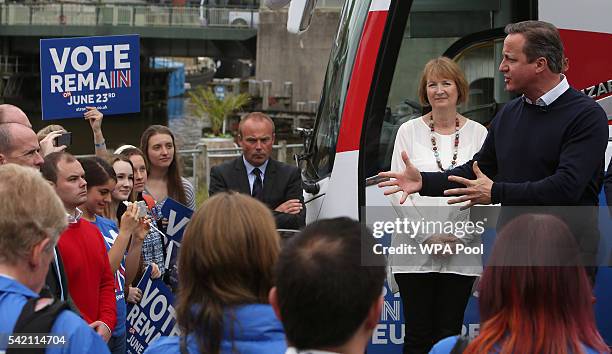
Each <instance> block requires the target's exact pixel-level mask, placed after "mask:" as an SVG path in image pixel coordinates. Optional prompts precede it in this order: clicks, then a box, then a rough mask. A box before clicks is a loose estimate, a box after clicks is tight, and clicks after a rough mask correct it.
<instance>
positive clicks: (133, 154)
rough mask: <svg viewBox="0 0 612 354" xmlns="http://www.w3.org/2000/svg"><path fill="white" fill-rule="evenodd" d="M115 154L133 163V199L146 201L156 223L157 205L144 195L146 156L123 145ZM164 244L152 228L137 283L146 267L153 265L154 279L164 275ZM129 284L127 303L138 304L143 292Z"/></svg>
mask: <svg viewBox="0 0 612 354" xmlns="http://www.w3.org/2000/svg"><path fill="white" fill-rule="evenodd" d="M115 154H118V155H120V156H123V157H124V158H126V159H128V160H129V161H130V162H131V163H132V167H133V168H134V188H133V190H132V197H131V198H132V199H135V200H138V201H144V202H145V203H146V204H147V207H148V209H149V213H148V215H149V216H150V217H151V218H152V219H153V220H155V221H157V219H158V217H159V216H158V215H157V214H155V215H153V213H152V211H151V209H152V208H153V206H154V205H155V201H154V200H153V198H151V196H149V195H147V194H145V193H144V189H145V185H146V183H147V165H146V162H145V156H144V154H143V152H142V151H141V150H140V149H139V148H137V147H135V146H132V145H123V146H121V147H119V148H118V149H117V150H115ZM164 256H165V255H164V242H163V238H162V235H161V234H160V233H159V232H158V231H157V230H155V229H153V228H150V229H149V232H148V234H147V235H146V237H145V240H144V242H143V245H142V257H141V259H140V267H139V271H138V273H137V274H136V277H135V278H134V279H135V281H136V282H137V281H138V280H140V278H141V277H142V274H144V270H145V269H146V267H148V266H149V265H151V267H152V269H153V270H152V272H151V275H152V278H159V277H161V276H163V275H164V273H165V269H164V258H165V257H164ZM131 285H133V284H131V283H130V284H128V293H127V301H128V302H130V303H137V302H139V301H140V299H141V298H142V291H141V290H140V289H138V288H134V287H132V286H131Z"/></svg>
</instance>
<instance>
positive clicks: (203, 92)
mask: <svg viewBox="0 0 612 354" xmlns="http://www.w3.org/2000/svg"><path fill="white" fill-rule="evenodd" d="M187 94H188V95H189V99H190V100H191V102H192V103H193V104H194V105H195V111H196V114H197V116H198V117H199V118H200V119H203V118H204V116H205V115H206V116H208V119H210V125H211V130H212V134H213V135H215V136H219V135H220V134H221V129H222V127H223V122H224V121H225V119H226V118H227V117H228V116H229V115H230V114H232V113H234V112H235V111H237V110H239V109H240V108H242V107H243V106H244V105H245V104H247V103H248V102H249V100H250V97H249V95H247V94H245V93H241V94H238V95H232V94H229V95H226V96H225V97H224V98H223V99H219V98H218V97H217V95H215V93H214V92H213V91H212V90H211V89H210V88H205V87H203V86H198V87H196V88H195V89H194V90H192V91H189V92H188V93H187Z"/></svg>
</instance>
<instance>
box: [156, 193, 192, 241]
mask: <svg viewBox="0 0 612 354" xmlns="http://www.w3.org/2000/svg"><path fill="white" fill-rule="evenodd" d="M161 213H162V216H163V217H164V218H166V219H168V227H167V229H166V235H167V236H168V237H169V238H170V240H173V241H176V242H178V243H180V242H181V240H182V239H183V232H184V231H185V227H187V224H189V220H191V215H193V210H191V209H189V208H188V207H186V206H184V205H183V204H181V203H179V202H177V201H176V200H174V199H171V198H167V199H166V201H165V202H164V206H163V207H162V209H161Z"/></svg>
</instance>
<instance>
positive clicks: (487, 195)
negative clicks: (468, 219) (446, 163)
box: [444, 162, 493, 210]
mask: <svg viewBox="0 0 612 354" xmlns="http://www.w3.org/2000/svg"><path fill="white" fill-rule="evenodd" d="M472 169H473V170H474V174H476V179H474V180H470V179H467V178H463V177H459V176H449V177H448V180H449V181H451V182H456V183H461V184H463V185H465V186H466V188H453V189H447V190H445V191H444V195H446V196H449V195H458V196H460V197H458V198H454V199H451V200H449V201H448V204H457V203H462V202H465V201H467V200H469V201H470V202H469V203H468V204H467V205H465V206H462V207H461V210H465V209H467V208H471V207H472V206H474V205H476V204H491V189H492V188H493V181H492V180H491V179H489V177H487V175H485V174H484V173H482V171H481V170H480V168H478V162H474V164H473V165H472Z"/></svg>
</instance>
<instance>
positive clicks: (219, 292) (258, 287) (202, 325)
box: [177, 193, 280, 353]
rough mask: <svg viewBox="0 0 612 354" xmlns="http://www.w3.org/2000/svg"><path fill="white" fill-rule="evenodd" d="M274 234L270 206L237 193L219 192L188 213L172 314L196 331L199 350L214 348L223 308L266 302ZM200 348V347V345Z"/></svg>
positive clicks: (184, 328)
mask: <svg viewBox="0 0 612 354" xmlns="http://www.w3.org/2000/svg"><path fill="white" fill-rule="evenodd" d="M279 242H280V241H279V236H278V233H277V232H276V226H275V222H274V218H273V217H272V213H271V212H270V210H269V209H268V208H267V207H266V206H265V205H264V204H262V203H260V202H259V201H257V200H255V199H253V198H251V197H249V196H247V195H243V194H236V193H219V194H216V195H215V196H213V197H211V198H210V199H208V200H206V202H204V204H202V206H201V207H200V208H199V209H198V210H197V211H196V212H195V213H194V215H193V217H192V218H191V221H190V223H189V226H188V227H187V230H186V231H185V234H184V236H183V240H182V242H181V251H180V256H179V269H188V270H189V271H188V272H185V271H183V272H179V284H180V287H179V294H178V300H177V320H178V323H179V326H180V327H181V330H182V331H183V333H189V332H193V331H195V330H196V329H197V332H198V333H204V334H205V335H204V336H199V337H198V344H199V345H200V348H201V350H200V351H202V352H206V353H217V352H218V348H219V342H220V340H221V337H222V333H223V326H225V325H229V324H225V323H223V314H224V311H225V310H226V309H227V308H228V307H231V306H236V305H242V304H252V303H267V299H268V292H269V291H270V288H271V287H272V280H273V267H274V264H275V262H276V259H277V257H278V253H279V247H280V246H279ZM203 348H206V350H205V351H204V350H203Z"/></svg>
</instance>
